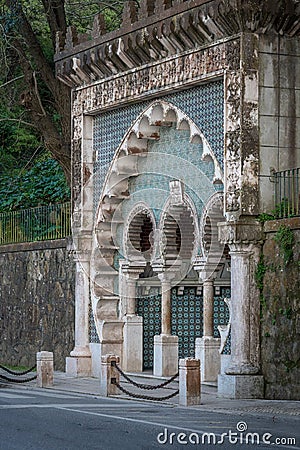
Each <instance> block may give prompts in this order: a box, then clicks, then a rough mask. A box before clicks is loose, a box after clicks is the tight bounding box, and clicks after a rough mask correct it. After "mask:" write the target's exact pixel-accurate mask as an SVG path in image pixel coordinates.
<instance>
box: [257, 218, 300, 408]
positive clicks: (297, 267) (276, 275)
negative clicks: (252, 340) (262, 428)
mask: <svg viewBox="0 0 300 450" xmlns="http://www.w3.org/2000/svg"><path fill="white" fill-rule="evenodd" d="M280 225H285V226H287V227H289V228H290V229H291V230H292V232H293V234H294V245H293V257H292V259H291V260H290V262H288V263H287V264H286V263H285V261H284V257H283V251H282V249H280V245H278V243H277V242H276V241H275V239H274V238H275V237H276V233H277V232H278V230H279V227H280ZM265 231H266V232H267V234H266V235H267V240H266V242H265V244H264V248H263V253H264V267H265V275H264V277H263V290H262V297H261V303H262V316H261V339H262V346H261V352H262V354H261V356H262V370H263V374H264V377H265V381H266V385H265V397H266V398H269V399H287V400H289V399H294V400H300V302H299V299H300V219H299V218H293V219H285V220H278V221H271V222H266V223H265Z"/></svg>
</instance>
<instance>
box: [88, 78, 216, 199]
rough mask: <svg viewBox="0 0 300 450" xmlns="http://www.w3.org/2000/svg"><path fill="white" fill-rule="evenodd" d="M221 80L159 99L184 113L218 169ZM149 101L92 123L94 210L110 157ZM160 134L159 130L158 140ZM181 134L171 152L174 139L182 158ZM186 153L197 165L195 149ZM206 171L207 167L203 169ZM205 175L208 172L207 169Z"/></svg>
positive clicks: (96, 118)
mask: <svg viewBox="0 0 300 450" xmlns="http://www.w3.org/2000/svg"><path fill="white" fill-rule="evenodd" d="M223 97H224V95H223V80H216V81H211V82H209V83H206V84H202V85H199V86H196V87H193V88H189V89H186V90H183V91H180V92H174V93H171V94H168V95H165V96H164V97H163V100H165V101H168V102H170V103H172V104H174V105H175V106H177V107H178V108H180V109H181V110H182V111H183V112H184V113H186V114H187V115H188V116H189V117H190V118H191V119H192V120H193V121H194V122H195V123H196V125H197V126H198V127H199V128H200V130H201V131H202V133H203V135H204V136H205V138H206V139H207V141H208V142H209V144H210V146H211V148H212V150H213V152H214V154H215V155H216V158H217V159H218V161H219V163H220V165H221V167H223V140H224V128H223V116H224V106H223V103H224V99H223ZM150 103H151V102H150V101H144V102H139V103H135V104H131V105H128V106H125V107H122V108H117V109H114V110H112V111H107V112H104V113H102V114H99V115H98V116H96V117H95V120H94V135H93V140H94V150H95V151H96V152H97V158H96V161H95V167H94V169H95V170H94V173H95V184H94V185H95V206H96V204H97V202H98V200H99V196H100V193H101V189H102V184H103V181H104V178H105V174H106V172H107V170H108V167H109V164H110V162H111V160H112V158H113V156H114V153H115V151H116V149H117V148H118V146H119V145H120V143H121V140H122V138H123V137H124V135H125V133H126V132H127V130H128V129H129V128H130V126H132V124H133V123H134V121H135V119H136V118H137V117H138V115H139V114H141V113H142V111H143V110H144V109H146V108H147V106H148V105H149V104H150ZM163 133H164V132H163V131H162V130H161V139H162V140H163V139H164V136H163V135H162V134H163ZM183 135H184V133H182V134H181V136H180V134H178V133H177V135H176V136H175V137H174V141H173V147H172V149H173V151H174V149H175V142H176V139H178V144H179V146H178V150H179V149H180V152H179V153H180V156H181V157H183V156H184V157H185V156H186V155H187V153H188V152H187V150H188V149H186V150H185V152H183V145H184V142H186V140H183ZM195 147H196V146H195ZM189 150H190V154H189V156H190V158H191V159H192V161H193V163H199V161H200V158H197V154H198V152H197V150H195V148H193V149H192V151H191V149H189ZM206 167H207V168H208V166H206ZM208 170H209V171H210V170H211V169H208Z"/></svg>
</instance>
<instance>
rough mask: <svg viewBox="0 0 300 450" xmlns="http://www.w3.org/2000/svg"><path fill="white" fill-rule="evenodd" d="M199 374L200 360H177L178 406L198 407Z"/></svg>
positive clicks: (199, 397) (199, 398)
mask: <svg viewBox="0 0 300 450" xmlns="http://www.w3.org/2000/svg"><path fill="white" fill-rule="evenodd" d="M200 402H201V372H200V360H199V359H193V358H186V359H180V360H179V405H182V406H192V405H200Z"/></svg>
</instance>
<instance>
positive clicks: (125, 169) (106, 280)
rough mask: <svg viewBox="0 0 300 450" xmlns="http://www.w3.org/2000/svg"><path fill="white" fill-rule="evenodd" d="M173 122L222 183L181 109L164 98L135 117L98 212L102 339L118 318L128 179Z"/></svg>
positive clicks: (95, 282) (94, 290)
mask: <svg viewBox="0 0 300 450" xmlns="http://www.w3.org/2000/svg"><path fill="white" fill-rule="evenodd" d="M171 125H175V126H176V129H177V130H185V131H188V132H189V142H190V143H195V144H199V143H202V148H203V152H202V160H204V161H209V162H213V167H214V178H213V182H215V183H222V182H223V174H222V170H221V168H220V165H219V163H218V161H217V159H216V156H215V155H214V153H213V152H212V150H211V148H210V146H209V144H208V142H207V140H206V139H205V137H204V136H203V134H202V133H201V131H200V129H199V128H198V127H197V126H196V125H195V123H194V122H193V121H192V120H191V119H190V118H189V117H188V116H187V115H186V114H185V113H184V112H182V111H181V110H180V109H179V108H177V107H176V106H174V105H172V104H170V103H168V102H165V101H162V100H159V101H155V102H153V103H152V104H151V105H150V106H149V107H147V109H146V110H145V111H144V112H143V113H142V114H140V116H139V117H138V118H137V119H136V121H135V122H134V124H133V125H132V126H131V127H130V129H129V130H128V131H127V133H126V134H125V136H124V138H123V140H122V141H121V143H120V146H119V147H118V149H117V150H116V152H115V155H114V158H113V160H112V162H111V165H110V168H109V170H108V173H107V175H106V178H105V180H104V184H103V189H102V194H101V197H100V201H99V205H98V208H97V213H96V220H95V227H94V236H93V246H92V257H91V298H92V308H93V313H94V318H95V323H96V328H97V331H98V334H99V336H100V338H101V334H102V325H101V323H102V322H103V321H107V320H108V321H117V320H118V319H119V312H118V293H117V289H116V286H117V283H118V277H119V274H118V271H116V269H115V268H114V262H115V261H114V258H115V253H116V251H117V250H118V247H117V245H116V243H115V240H114V236H115V233H116V230H117V228H118V225H119V224H121V223H124V221H125V220H126V218H124V217H122V212H121V203H122V202H123V201H124V199H127V198H129V196H130V193H129V180H130V178H132V177H137V176H138V175H139V172H138V161H139V158H145V157H147V152H148V143H149V141H150V140H159V139H160V128H161V127H168V126H171ZM102 338H104V337H103V336H102Z"/></svg>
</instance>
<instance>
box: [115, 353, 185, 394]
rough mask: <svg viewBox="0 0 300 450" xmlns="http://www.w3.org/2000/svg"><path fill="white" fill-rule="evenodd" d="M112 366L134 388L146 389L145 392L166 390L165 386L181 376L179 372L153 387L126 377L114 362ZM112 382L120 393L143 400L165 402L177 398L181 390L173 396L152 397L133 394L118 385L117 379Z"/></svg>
mask: <svg viewBox="0 0 300 450" xmlns="http://www.w3.org/2000/svg"><path fill="white" fill-rule="evenodd" d="M111 365H112V367H115V368H116V369H117V371H118V372H119V373H120V374H121V375H122V377H123V378H125V380H127V381H128V382H129V383H130V384H132V385H133V386H135V387H137V388H139V389H145V390H150V391H151V390H155V389H162V388H164V387H165V386H167V385H168V384H170V383H171V382H172V381H174V380H175V379H176V378H177V377H178V375H179V372H177V373H176V374H175V375H173V376H172V377H171V378H170V379H168V380H166V381H164V382H163V383H160V384H157V385H155V386H151V385H149V384H143V383H137V382H136V381H134V380H132V379H131V378H130V377H129V376H128V375H126V373H124V372H123V370H122V369H121V367H119V366H118V365H117V363H116V362H115V361H112V362H111ZM111 382H112V384H115V385H116V386H117V388H118V389H120V391H122V392H124V394H127V395H129V396H130V397H133V398H139V399H142V400H154V401H164V400H169V399H170V398H172V397H175V396H176V395H178V394H179V389H177V390H176V391H174V392H172V393H171V394H169V395H165V396H163V397H152V396H150V395H144V394H135V393H133V392H130V391H128V390H127V389H125V388H124V387H123V386H121V385H120V383H118V382H117V380H116V379H115V378H112V380H111Z"/></svg>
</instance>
